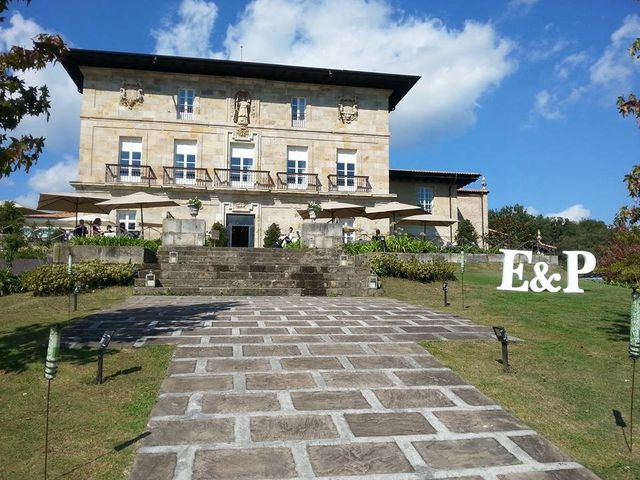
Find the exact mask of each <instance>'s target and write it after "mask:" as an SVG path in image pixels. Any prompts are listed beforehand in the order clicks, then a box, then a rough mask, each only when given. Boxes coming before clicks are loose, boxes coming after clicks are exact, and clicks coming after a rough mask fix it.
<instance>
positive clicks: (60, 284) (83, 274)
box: [22, 260, 136, 296]
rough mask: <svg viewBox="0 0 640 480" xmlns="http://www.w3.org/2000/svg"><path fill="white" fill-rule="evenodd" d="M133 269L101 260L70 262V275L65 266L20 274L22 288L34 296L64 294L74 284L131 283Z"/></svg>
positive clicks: (92, 285) (108, 284)
mask: <svg viewBox="0 0 640 480" xmlns="http://www.w3.org/2000/svg"><path fill="white" fill-rule="evenodd" d="M135 273H136V269H135V267H134V266H133V265H131V264H129V263H101V262H99V261H97V260H94V261H91V262H80V263H76V264H74V265H73V270H72V273H71V275H69V274H68V273H67V265H64V264H53V265H43V266H41V267H38V268H36V269H35V270H31V271H29V272H25V273H23V274H22V288H23V289H24V290H26V291H29V292H33V294H34V295H36V296H46V295H65V294H68V293H69V292H70V291H71V290H72V289H73V288H74V286H75V285H76V284H80V287H81V288H82V289H84V290H93V289H96V288H103V287H108V286H112V285H130V284H131V283H133V277H134V274H135Z"/></svg>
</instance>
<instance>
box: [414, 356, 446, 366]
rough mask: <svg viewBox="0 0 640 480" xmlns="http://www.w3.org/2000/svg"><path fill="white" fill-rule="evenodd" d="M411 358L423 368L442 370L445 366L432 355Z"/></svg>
mask: <svg viewBox="0 0 640 480" xmlns="http://www.w3.org/2000/svg"><path fill="white" fill-rule="evenodd" d="M411 358H413V359H414V360H415V361H416V362H418V364H419V365H420V366H421V367H424V368H442V366H443V365H442V363H440V362H439V361H438V360H437V359H436V358H435V357H432V356H430V355H417V356H413V357H411Z"/></svg>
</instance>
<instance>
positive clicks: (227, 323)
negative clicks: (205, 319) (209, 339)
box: [213, 320, 258, 327]
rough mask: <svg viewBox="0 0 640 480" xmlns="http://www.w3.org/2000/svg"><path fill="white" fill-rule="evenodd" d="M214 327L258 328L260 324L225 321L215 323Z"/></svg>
mask: <svg viewBox="0 0 640 480" xmlns="http://www.w3.org/2000/svg"><path fill="white" fill-rule="evenodd" d="M213 326H214V327H257V326H258V322H257V321H255V322H249V321H238V320H236V321H231V320H225V321H214V322H213Z"/></svg>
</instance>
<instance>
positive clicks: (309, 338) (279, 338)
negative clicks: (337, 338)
mask: <svg viewBox="0 0 640 480" xmlns="http://www.w3.org/2000/svg"><path fill="white" fill-rule="evenodd" d="M271 341H272V342H273V343H325V341H324V338H322V337H321V336H320V335H273V336H272V337H271Z"/></svg>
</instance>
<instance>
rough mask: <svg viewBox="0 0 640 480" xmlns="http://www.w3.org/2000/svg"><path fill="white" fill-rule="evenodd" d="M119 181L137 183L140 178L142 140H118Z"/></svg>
mask: <svg viewBox="0 0 640 480" xmlns="http://www.w3.org/2000/svg"><path fill="white" fill-rule="evenodd" d="M118 164H119V167H120V181H121V182H126V183H139V182H140V179H141V177H142V169H141V168H140V166H141V165H142V139H141V138H126V137H125V138H121V139H120V161H119V162H118Z"/></svg>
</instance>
